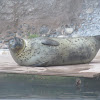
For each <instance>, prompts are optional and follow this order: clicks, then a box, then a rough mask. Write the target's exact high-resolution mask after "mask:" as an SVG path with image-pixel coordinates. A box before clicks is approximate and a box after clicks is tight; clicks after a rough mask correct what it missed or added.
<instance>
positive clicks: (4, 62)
mask: <svg viewBox="0 0 100 100" xmlns="http://www.w3.org/2000/svg"><path fill="white" fill-rule="evenodd" d="M0 52H1V53H0V73H18V74H35V75H56V76H78V77H93V76H96V75H97V74H98V73H100V51H99V52H98V54H97V56H96V57H95V58H94V60H93V61H92V62H91V63H89V64H79V65H66V66H49V67H30V66H19V65H17V64H16V63H15V62H14V60H13V59H12V57H11V55H10V53H9V51H4V50H1V51H0ZM98 75H99V74H98Z"/></svg>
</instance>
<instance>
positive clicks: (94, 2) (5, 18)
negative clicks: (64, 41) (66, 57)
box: [0, 0, 100, 48]
mask: <svg viewBox="0 0 100 100" xmlns="http://www.w3.org/2000/svg"><path fill="white" fill-rule="evenodd" d="M99 32H100V0H0V48H7V43H6V41H8V40H9V39H10V38H11V37H14V36H15V33H16V35H17V36H19V37H24V38H29V37H31V36H34V34H38V36H48V37H69V36H73V37H74V36H87V35H98V34H99Z"/></svg>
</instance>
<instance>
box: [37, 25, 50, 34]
mask: <svg viewBox="0 0 100 100" xmlns="http://www.w3.org/2000/svg"><path fill="white" fill-rule="evenodd" d="M48 31H49V28H48V26H46V25H43V26H41V28H40V32H39V33H40V34H47V33H48Z"/></svg>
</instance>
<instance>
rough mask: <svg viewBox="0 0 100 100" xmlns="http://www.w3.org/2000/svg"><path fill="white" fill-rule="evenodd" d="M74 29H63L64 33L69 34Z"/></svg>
mask: <svg viewBox="0 0 100 100" xmlns="http://www.w3.org/2000/svg"><path fill="white" fill-rule="evenodd" d="M73 31H74V29H73V28H65V33H68V34H71V33H73Z"/></svg>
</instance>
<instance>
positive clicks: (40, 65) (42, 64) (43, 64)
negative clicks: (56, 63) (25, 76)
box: [32, 62, 48, 67]
mask: <svg viewBox="0 0 100 100" xmlns="http://www.w3.org/2000/svg"><path fill="white" fill-rule="evenodd" d="M47 63H48V62H43V63H42V62H41V63H38V64H34V65H32V66H34V67H47Z"/></svg>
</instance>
